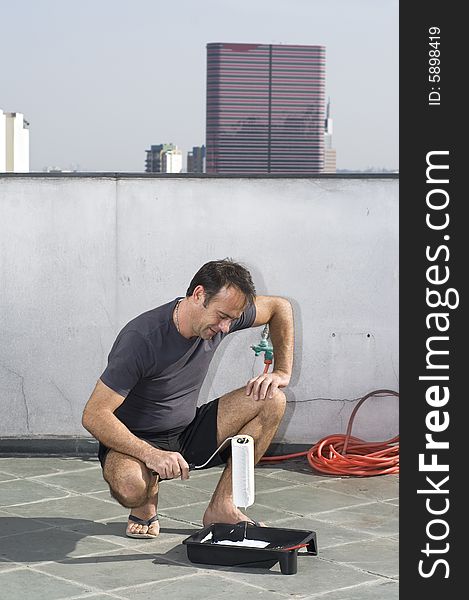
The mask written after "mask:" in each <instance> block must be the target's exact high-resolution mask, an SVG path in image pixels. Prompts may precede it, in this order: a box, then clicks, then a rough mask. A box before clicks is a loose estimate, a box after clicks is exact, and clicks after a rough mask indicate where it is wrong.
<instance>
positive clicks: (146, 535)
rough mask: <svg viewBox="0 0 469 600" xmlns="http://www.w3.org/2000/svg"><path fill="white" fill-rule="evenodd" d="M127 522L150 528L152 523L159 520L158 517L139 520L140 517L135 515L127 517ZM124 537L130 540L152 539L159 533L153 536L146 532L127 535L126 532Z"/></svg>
mask: <svg viewBox="0 0 469 600" xmlns="http://www.w3.org/2000/svg"><path fill="white" fill-rule="evenodd" d="M129 521H133V522H134V523H138V524H139V525H146V526H147V527H150V525H151V524H152V523H154V522H155V521H159V519H158V515H155V516H153V517H152V518H151V519H140V517H136V516H135V515H129ZM125 535H126V536H127V537H130V538H137V539H138V538H140V539H153V538H156V537H158V535H159V533H157V534H156V535H155V534H153V533H148V531H147V532H146V533H129V532H128V531H126V532H125Z"/></svg>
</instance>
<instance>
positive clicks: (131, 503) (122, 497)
mask: <svg viewBox="0 0 469 600" xmlns="http://www.w3.org/2000/svg"><path fill="white" fill-rule="evenodd" d="M109 491H110V493H111V496H112V497H113V498H114V499H115V500H117V502H119V504H120V505H121V506H124V507H125V508H138V507H139V506H143V505H144V504H145V502H146V501H147V500H148V498H147V493H146V492H147V490H146V489H145V490H143V492H142V490H141V489H138V487H137V486H134V487H132V486H131V485H127V486H123V487H118V488H113V487H112V486H111V484H109Z"/></svg>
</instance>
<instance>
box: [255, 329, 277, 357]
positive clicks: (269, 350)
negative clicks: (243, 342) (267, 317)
mask: <svg viewBox="0 0 469 600" xmlns="http://www.w3.org/2000/svg"><path fill="white" fill-rule="evenodd" d="M251 348H252V349H253V350H254V353H255V355H256V356H259V354H261V352H263V353H264V361H266V360H270V361H271V360H272V359H273V357H274V348H273V346H272V343H271V342H270V338H269V326H268V325H266V326H265V327H264V330H263V331H262V335H261V339H260V342H259V343H258V344H256V345H255V346H251Z"/></svg>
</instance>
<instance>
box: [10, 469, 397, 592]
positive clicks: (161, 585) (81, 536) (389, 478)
mask: <svg viewBox="0 0 469 600" xmlns="http://www.w3.org/2000/svg"><path fill="white" fill-rule="evenodd" d="M219 474H220V470H219V469H211V470H208V471H202V472H194V473H192V474H191V477H190V479H189V480H188V481H185V482H181V481H168V482H164V483H162V485H161V488H160V503H159V514H160V523H161V534H160V536H159V537H158V538H157V539H156V540H135V539H130V538H127V537H125V536H124V535H123V533H124V528H125V523H126V516H127V514H128V511H127V510H126V509H124V508H122V507H121V506H120V505H119V504H117V502H115V501H114V500H113V499H112V498H111V497H110V495H109V492H108V490H107V486H106V484H105V483H104V481H103V480H102V478H101V470H100V467H99V464H98V463H97V461H96V460H94V459H81V458H58V457H49V458H0V597H1V598H2V599H5V600H15V599H16V598H27V600H40V599H46V598H47V600H59V599H64V600H65V599H67V600H72V599H74V600H75V599H76V600H78V599H82V598H83V599H84V598H90V599H93V600H105V599H109V598H119V599H122V600H123V599H131V600H145V599H152V600H153V599H154V598H161V597H164V598H165V600H171V599H177V600H181V599H185V598H190V599H191V600H198V599H201V600H202V599H203V600H210V599H218V598H220V599H227V600H228V599H229V598H236V599H237V600H243V599H244V598H246V599H247V598H249V599H250V598H259V599H264V598H269V599H272V600H275V599H281V598H299V599H309V598H311V599H313V598H322V599H323V600H372V599H379V600H391V599H397V598H398V510H399V509H398V504H399V502H398V485H399V484H398V477H397V476H395V475H386V476H380V477H368V478H352V477H343V478H340V477H331V476H322V475H318V474H314V473H313V472H312V471H311V469H310V468H309V466H308V464H307V462H306V460H305V459H302V458H300V459H294V460H287V461H282V462H278V463H276V464H275V465H273V464H272V463H267V464H263V465H261V466H258V467H256V477H255V481H256V501H255V503H254V505H253V506H251V507H249V508H248V509H247V511H246V512H247V514H248V515H249V516H250V517H252V518H254V519H258V520H262V521H264V522H266V524H267V525H269V526H271V527H286V528H293V529H306V530H313V531H315V532H316V534H317V539H318V550H319V553H318V556H310V555H309V556H301V554H299V555H298V572H297V573H296V574H295V575H283V574H282V573H281V572H280V568H279V565H278V563H277V564H276V565H275V566H274V567H272V568H271V569H270V570H269V569H260V568H239V567H222V566H212V565H197V564H194V563H191V562H190V561H189V560H188V558H187V551H186V546H185V545H183V544H182V543H181V542H182V540H184V539H185V538H186V537H188V536H189V535H192V534H193V533H195V532H196V531H197V529H199V528H200V527H201V525H202V523H201V518H202V515H203V512H204V508H205V505H206V503H207V502H208V500H209V498H210V496H211V493H212V492H213V490H214V487H215V484H216V482H217V480H218V477H219Z"/></svg>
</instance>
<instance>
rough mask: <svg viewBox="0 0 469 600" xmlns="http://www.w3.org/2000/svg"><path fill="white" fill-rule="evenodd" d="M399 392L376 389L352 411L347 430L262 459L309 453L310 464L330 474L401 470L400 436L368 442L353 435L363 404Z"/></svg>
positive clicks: (273, 460) (268, 459)
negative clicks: (300, 449) (297, 448)
mask: <svg viewBox="0 0 469 600" xmlns="http://www.w3.org/2000/svg"><path fill="white" fill-rule="evenodd" d="M383 396H395V397H397V398H398V397H399V394H398V392H395V391H394V390H374V391H373V392H369V393H368V394H366V395H365V396H363V398H361V399H360V401H359V402H358V404H357V405H356V406H355V408H354V409H353V412H352V414H351V415H350V419H349V423H348V426H347V432H346V433H345V435H344V434H334V435H330V436H327V437H325V438H323V439H321V440H319V442H317V443H316V444H314V446H312V447H311V448H310V449H309V450H307V451H306V452H296V453H294V454H284V455H282V456H263V457H262V458H261V462H277V461H281V460H286V459H289V458H297V457H300V456H306V457H307V459H308V462H309V464H310V466H311V467H312V468H313V469H314V470H316V471H319V472H321V473H326V474H328V475H354V476H356V477H370V476H372V475H385V474H389V473H399V436H396V437H393V438H392V439H390V440H386V441H384V442H365V441H363V440H361V439H359V438H356V437H353V436H352V435H351V431H352V425H353V420H354V418H355V415H356V413H357V411H358V409H359V408H360V406H361V405H362V404H363V403H364V402H365V400H367V399H368V398H371V397H378V398H379V397H383Z"/></svg>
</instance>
